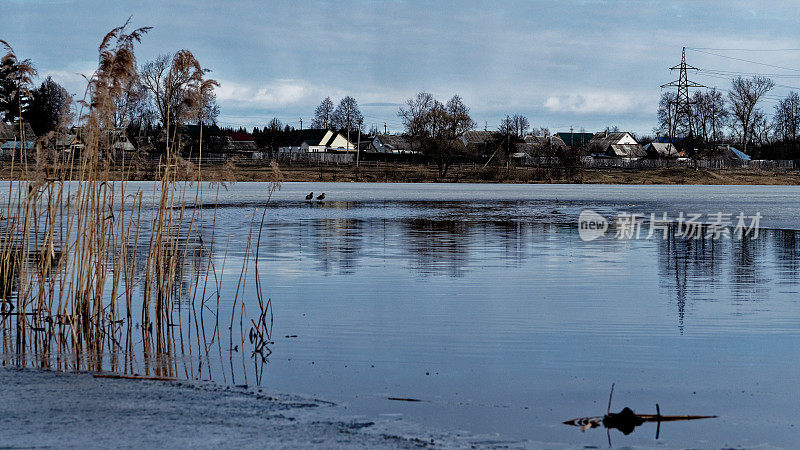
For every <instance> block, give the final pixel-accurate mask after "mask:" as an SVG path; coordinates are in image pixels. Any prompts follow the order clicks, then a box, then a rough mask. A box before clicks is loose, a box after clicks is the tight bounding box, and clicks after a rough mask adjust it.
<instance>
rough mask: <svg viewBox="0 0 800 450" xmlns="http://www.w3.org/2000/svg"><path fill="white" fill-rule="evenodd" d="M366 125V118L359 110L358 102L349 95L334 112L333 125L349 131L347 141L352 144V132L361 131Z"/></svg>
mask: <svg viewBox="0 0 800 450" xmlns="http://www.w3.org/2000/svg"><path fill="white" fill-rule="evenodd" d="M363 123H364V116H362V115H361V111H359V109H358V102H356V99H354V98H353V97H350V96H349V95H348V96H347V97H345V98H343V99H342V100H341V101H340V102H339V106H337V107H336V109H335V110H334V111H333V116H332V124H333V126H334V127H335V128H338V129H340V130H347V141H348V142H350V131H351V130H360V129H361V127H362V126H363Z"/></svg>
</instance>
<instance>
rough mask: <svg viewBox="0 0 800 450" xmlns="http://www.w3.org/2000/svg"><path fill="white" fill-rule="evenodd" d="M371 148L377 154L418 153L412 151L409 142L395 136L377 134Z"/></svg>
mask: <svg viewBox="0 0 800 450" xmlns="http://www.w3.org/2000/svg"><path fill="white" fill-rule="evenodd" d="M372 147H373V148H374V151H375V152H377V153H397V154H402V153H419V152H415V151H414V150H413V149H412V146H411V142H409V141H408V139H406V138H405V137H404V136H400V135H396V134H379V135H377V136H375V138H374V139H372Z"/></svg>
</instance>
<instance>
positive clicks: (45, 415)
mask: <svg viewBox="0 0 800 450" xmlns="http://www.w3.org/2000/svg"><path fill="white" fill-rule="evenodd" d="M0 385H1V386H3V388H2V390H0V443H2V444H1V445H2V446H3V447H4V448H9V447H10V448H15V447H25V448H29V447H82V448H85V447H92V448H97V447H105V448H108V447H137V448H151V447H159V448H183V447H201V448H213V447H217V448H220V447H222V448H254V447H259V448H263V447H270V448H274V447H281V448H307V447H317V446H319V447H323V448H375V447H381V448H420V447H430V448H465V447H471V446H479V447H486V448H499V447H503V448H508V446H509V445H511V447H528V446H531V445H530V444H523V443H509V442H502V441H500V440H493V439H486V438H479V437H468V436H464V435H459V434H457V433H451V434H443V433H439V434H436V433H431V432H425V431H422V430H421V429H420V428H419V427H417V426H415V425H414V424H410V423H407V422H404V421H401V420H388V419H386V420H370V419H367V418H363V417H362V418H357V417H352V416H349V417H348V413H347V410H346V408H343V407H342V406H337V405H335V404H333V403H330V402H327V401H324V400H320V399H309V398H303V397H299V396H292V395H284V394H276V393H271V392H268V391H267V390H266V389H246V388H226V387H221V386H218V385H215V384H213V383H207V382H201V383H194V382H164V381H145V380H121V379H101V378H94V377H93V376H92V375H91V374H65V373H57V372H46V371H37V370H14V369H5V368H1V369H0Z"/></svg>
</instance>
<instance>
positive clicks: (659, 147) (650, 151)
mask: <svg viewBox="0 0 800 450" xmlns="http://www.w3.org/2000/svg"><path fill="white" fill-rule="evenodd" d="M644 151H645V152H647V157H648V158H651V159H676V158H683V157H685V156H686V153H685V152H683V151H678V149H677V148H676V147H675V144H673V143H672V142H651V143H649V144H647V145H645V146H644Z"/></svg>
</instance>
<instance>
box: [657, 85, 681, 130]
mask: <svg viewBox="0 0 800 450" xmlns="http://www.w3.org/2000/svg"><path fill="white" fill-rule="evenodd" d="M677 98H678V95H677V94H676V93H675V92H672V91H667V92H663V93H662V94H661V99H660V100H659V101H658V128H657V129H656V130H654V131H657V132H659V133H661V134H663V135H664V136H672V135H673V134H674V132H675V129H674V128H675V104H676V103H675V102H676V100H677Z"/></svg>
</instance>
